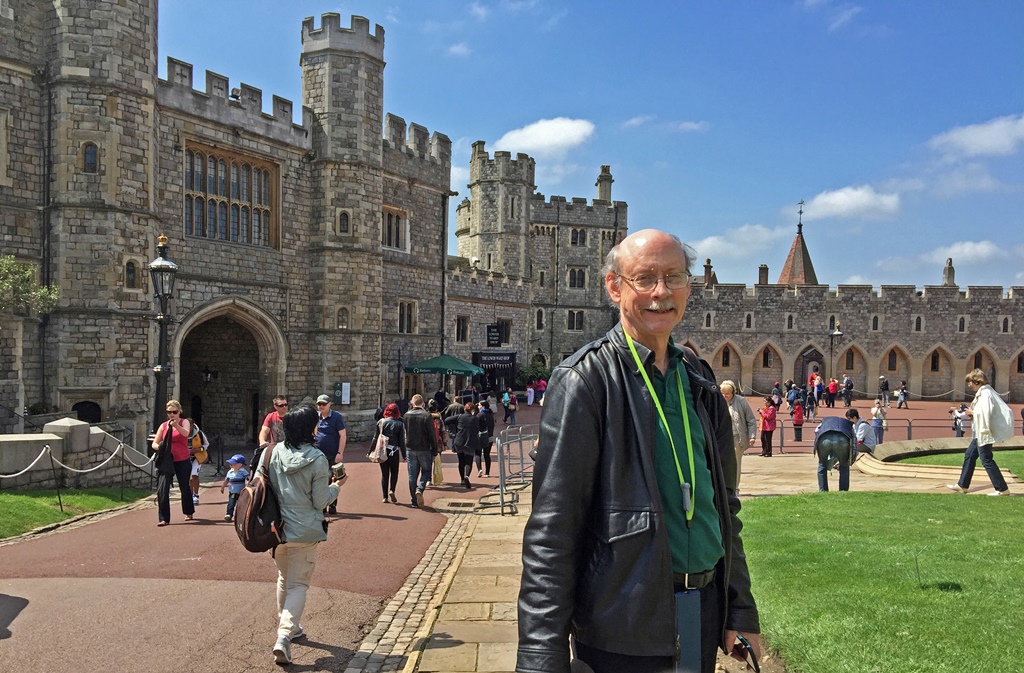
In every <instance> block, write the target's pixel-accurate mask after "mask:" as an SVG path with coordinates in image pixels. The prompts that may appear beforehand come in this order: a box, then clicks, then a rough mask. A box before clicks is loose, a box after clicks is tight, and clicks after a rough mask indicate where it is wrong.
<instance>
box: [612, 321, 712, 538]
mask: <svg viewBox="0 0 1024 673" xmlns="http://www.w3.org/2000/svg"><path fill="white" fill-rule="evenodd" d="M622 334H623V335H624V336H625V337H626V343H627V344H629V352H630V353H632V354H633V359H634V360H635V361H636V366H637V367H639V368H640V374H641V375H642V376H643V377H644V383H646V384H647V390H648V392H650V393H651V399H652V400H654V408H655V409H657V410H658V416H660V417H661V424H662V425H664V426H665V434H666V435H668V442H669V444H671V445H672V458H673V459H674V460H675V461H676V474H678V475H679V485H680V486H683V485H684V484H686V478H685V477H684V476H683V468H682V466H680V465H679V454H678V453H677V452H676V442H675V440H674V439H673V438H672V430H671V429H670V428H669V427H668V419H667V418H665V411H664V410H663V409H662V408H661V401H660V400H658V394H657V393H655V392H654V386H653V385H652V384H651V377H650V376H648V375H647V368H646V367H644V363H643V362H642V361H641V360H640V356H639V355H638V354H637V352H636V346H634V345H633V339H632V338H631V337H630V336H629V333H628V332H626V330H622ZM676 385H677V386H678V387H679V409H680V411H681V412H682V414H683V427H684V428H685V429H686V455H687V457H688V458H689V459H690V481H691V483H690V503H691V505H690V508H689V509H687V510H686V521H687V523H689V522H691V521H693V510H694V509H696V504H697V497H696V493H697V484H696V483H695V481H696V480H695V479H694V467H693V440H691V439H690V414H689V413H687V409H686V395H684V394H683V379H682V377H681V376H680V375H679V368H678V367H677V368H676Z"/></svg>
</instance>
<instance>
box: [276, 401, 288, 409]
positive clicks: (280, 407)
mask: <svg viewBox="0 0 1024 673" xmlns="http://www.w3.org/2000/svg"><path fill="white" fill-rule="evenodd" d="M274 406H275V407H277V408H278V409H284V408H285V407H287V406H288V403H287V402H285V403H284V404H275V405H274Z"/></svg>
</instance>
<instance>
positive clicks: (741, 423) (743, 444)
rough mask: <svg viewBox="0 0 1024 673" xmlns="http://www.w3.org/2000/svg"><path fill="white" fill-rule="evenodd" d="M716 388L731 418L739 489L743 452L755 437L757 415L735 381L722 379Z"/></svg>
mask: <svg viewBox="0 0 1024 673" xmlns="http://www.w3.org/2000/svg"><path fill="white" fill-rule="evenodd" d="M718 389H719V390H721V391H722V397H724V398H725V401H726V402H727V403H728V404H729V416H730V417H731V418H732V441H733V448H735V449H736V490H737V491H739V489H740V474H741V473H742V462H743V452H744V451H746V450H747V449H748V448H750V444H751V442H753V441H754V438H755V437H757V416H756V415H755V414H754V410H753V409H751V408H750V403H749V402H747V398H745V397H743V396H742V395H740V394H739V393H737V392H736V384H735V383H733V382H732V381H722V383H720V384H719V386H718Z"/></svg>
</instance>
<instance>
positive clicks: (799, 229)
mask: <svg viewBox="0 0 1024 673" xmlns="http://www.w3.org/2000/svg"><path fill="white" fill-rule="evenodd" d="M796 205H798V206H800V210H799V211H798V212H799V213H800V218H799V219H798V220H797V223H796V235H797V236H803V234H804V200H803V199H800V200H799V201H797V204H796Z"/></svg>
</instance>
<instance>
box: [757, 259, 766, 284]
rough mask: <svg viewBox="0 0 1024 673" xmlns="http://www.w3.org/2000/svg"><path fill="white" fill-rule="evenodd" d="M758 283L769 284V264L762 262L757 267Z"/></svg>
mask: <svg viewBox="0 0 1024 673" xmlns="http://www.w3.org/2000/svg"><path fill="white" fill-rule="evenodd" d="M757 284H758V285H767V284H768V265H767V264H762V265H761V266H759V267H757Z"/></svg>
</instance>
